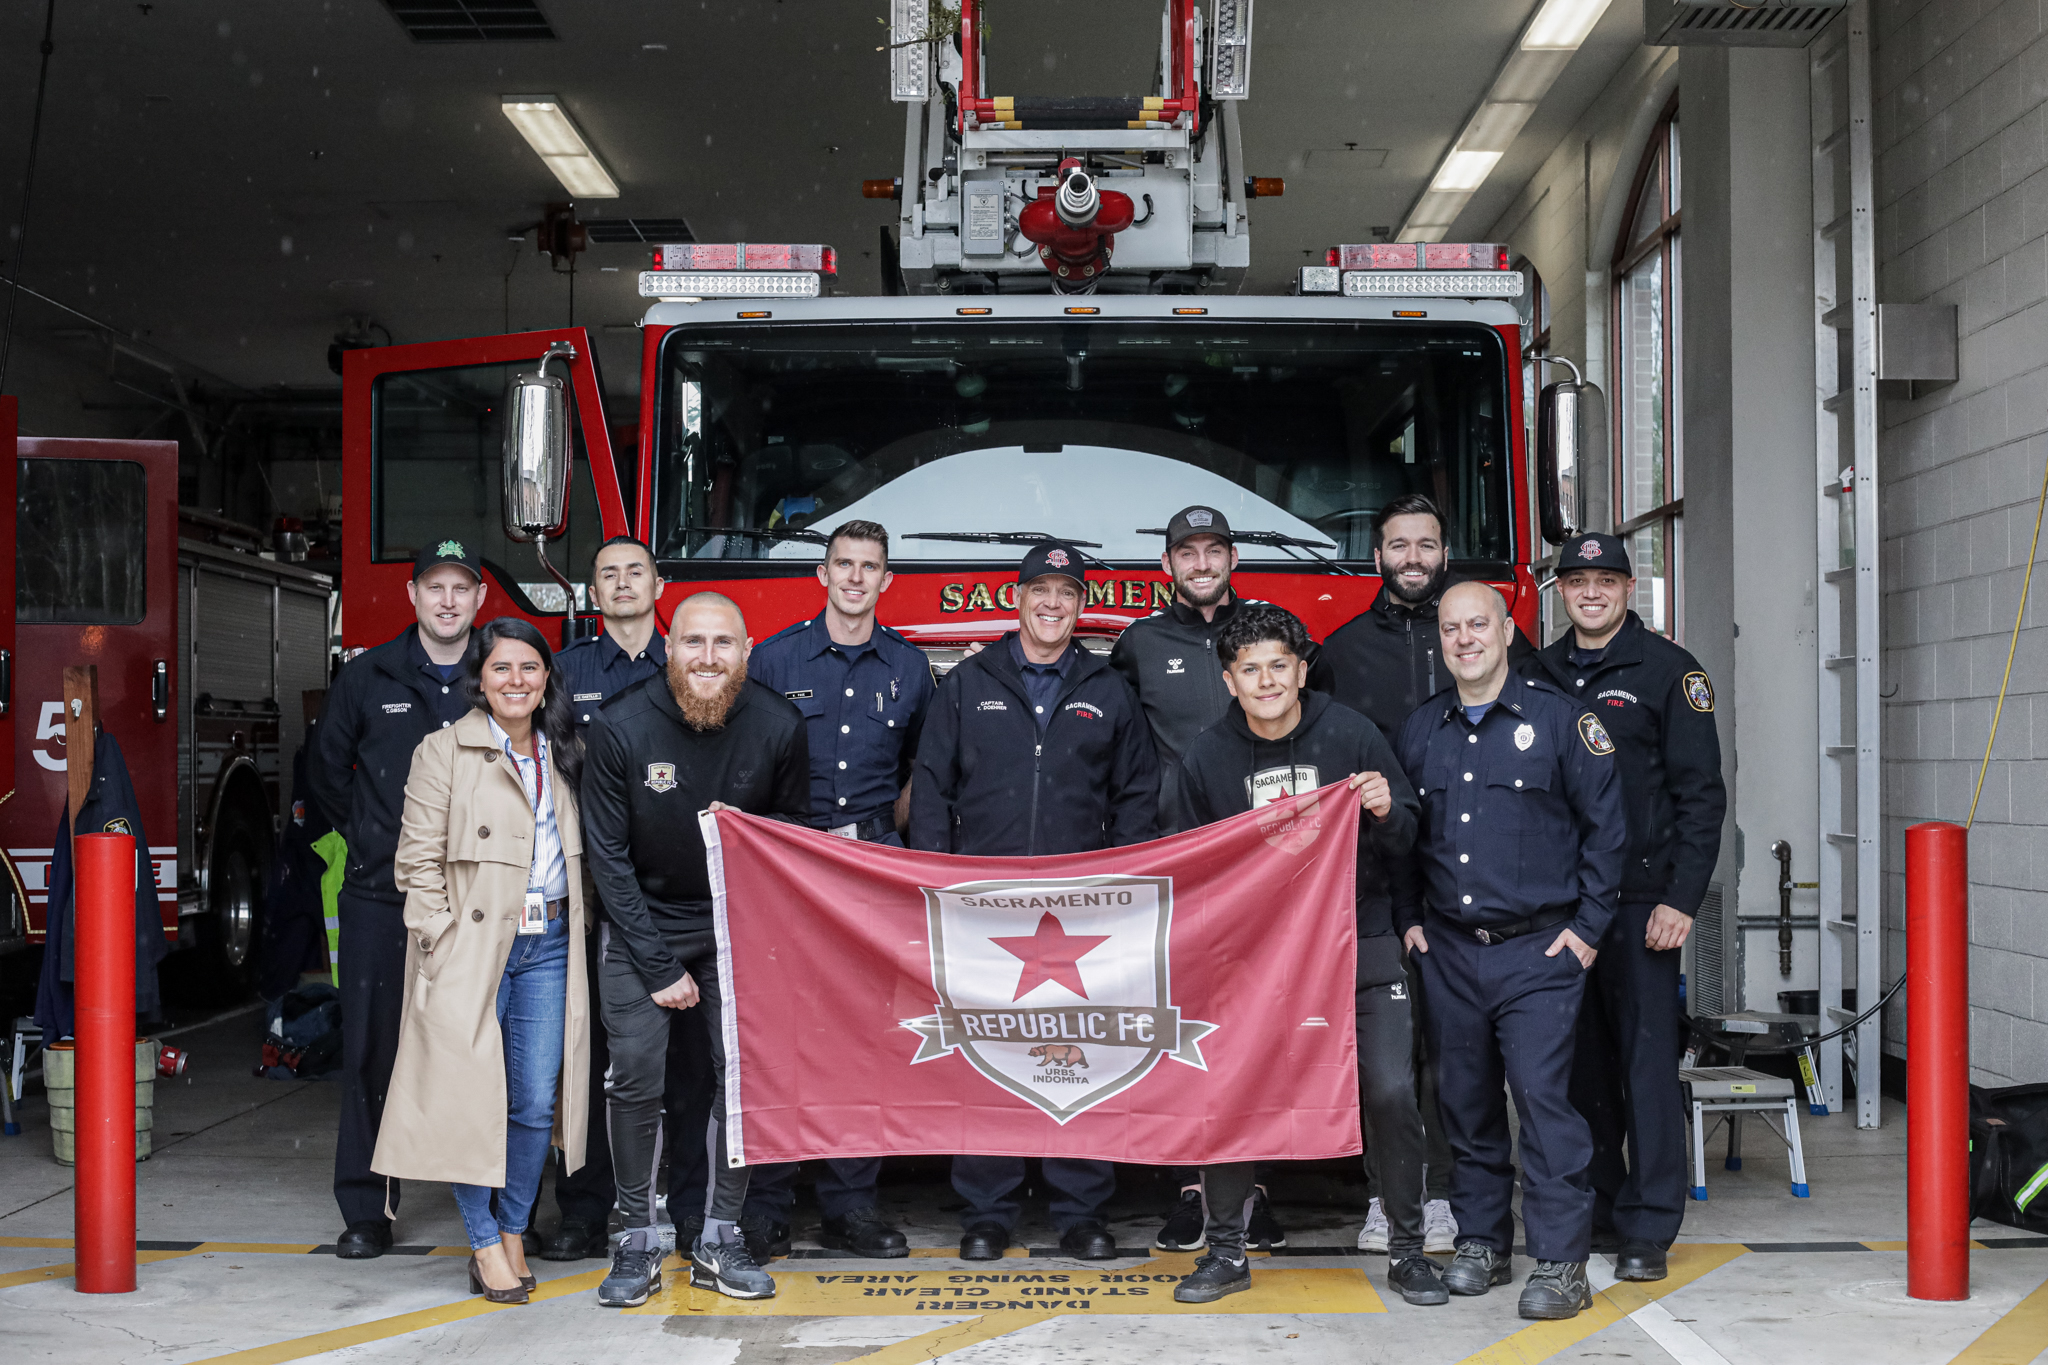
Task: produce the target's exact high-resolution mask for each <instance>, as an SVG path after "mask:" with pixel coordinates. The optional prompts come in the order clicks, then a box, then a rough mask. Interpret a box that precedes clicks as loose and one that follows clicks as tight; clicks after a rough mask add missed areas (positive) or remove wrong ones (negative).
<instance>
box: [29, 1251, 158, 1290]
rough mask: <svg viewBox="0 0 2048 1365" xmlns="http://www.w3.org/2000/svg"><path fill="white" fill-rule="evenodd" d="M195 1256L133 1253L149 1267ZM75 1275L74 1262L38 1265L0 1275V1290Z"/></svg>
mask: <svg viewBox="0 0 2048 1365" xmlns="http://www.w3.org/2000/svg"><path fill="white" fill-rule="evenodd" d="M197 1254H198V1253H196V1252H191V1251H138V1252H136V1253H135V1264H137V1265H151V1264H154V1263H155V1262H157V1261H176V1260H180V1259H182V1258H183V1257H186V1256H193V1255H197ZM77 1273H78V1264H77V1262H75V1261H66V1262H64V1263H63V1264H62V1265H40V1266H37V1267H36V1268H35V1269H34V1270H17V1271H14V1272H12V1273H11V1274H7V1275H0V1289H11V1288H13V1287H14V1286H15V1285H18V1284H41V1283H43V1282H44V1281H46V1280H68V1279H70V1278H71V1277H72V1276H74V1275H76V1274H77Z"/></svg>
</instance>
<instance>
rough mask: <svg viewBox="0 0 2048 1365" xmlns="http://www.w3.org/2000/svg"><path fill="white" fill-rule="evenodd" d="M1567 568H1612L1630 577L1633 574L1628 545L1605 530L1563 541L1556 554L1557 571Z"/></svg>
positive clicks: (1561, 571)
mask: <svg viewBox="0 0 2048 1365" xmlns="http://www.w3.org/2000/svg"><path fill="white" fill-rule="evenodd" d="M1568 569H1612V570H1614V571H1615V572H1616V573H1619V574H1628V575H1629V576H1630V577H1634V574H1635V571H1634V570H1633V569H1631V568H1630V567H1629V563H1628V547H1627V546H1626V545H1624V544H1622V543H1621V537H1619V536H1610V535H1608V534H1607V533H1606V532H1605V531H1588V532H1586V533H1585V534H1584V535H1581V536H1573V537H1572V538H1571V539H1570V540H1567V541H1566V542H1565V543H1564V549H1562V550H1560V551H1559V552H1558V556H1557V572H1559V573H1564V572H1565V571H1566V570H1568Z"/></svg>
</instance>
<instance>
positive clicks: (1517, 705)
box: [1394, 583, 1626, 1318]
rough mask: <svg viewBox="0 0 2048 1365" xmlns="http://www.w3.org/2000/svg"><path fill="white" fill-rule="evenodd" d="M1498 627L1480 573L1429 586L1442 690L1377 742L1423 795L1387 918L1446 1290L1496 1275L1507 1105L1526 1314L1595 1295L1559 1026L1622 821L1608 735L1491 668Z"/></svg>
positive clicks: (1578, 981) (1508, 1227)
mask: <svg viewBox="0 0 2048 1365" xmlns="http://www.w3.org/2000/svg"><path fill="white" fill-rule="evenodd" d="M1513 630H1514V625H1513V623H1512V622H1511V621H1509V619H1508V614H1507V603H1506V602H1505V601H1503V600H1502V598H1501V595H1500V594H1499V593H1498V592H1496V591H1495V590H1494V589H1493V588H1491V587H1489V586H1487V585H1486V584H1484V583H1461V584H1459V585H1458V586H1456V587H1454V588H1452V589H1451V590H1450V591H1449V592H1446V593H1445V594H1444V595H1443V599H1442V602H1441V604H1440V607H1439V611H1438V627H1437V634H1438V638H1439V639H1440V640H1441V642H1442V647H1443V658H1444V660H1445V663H1446V665H1447V666H1448V667H1449V669H1450V671H1451V675H1452V677H1453V678H1455V679H1456V683H1457V685H1456V686H1455V687H1453V688H1448V689H1446V690H1445V691H1443V692H1440V693H1438V694H1437V695H1436V696H1434V697H1432V698H1430V699H1429V701H1427V702H1426V703H1424V704H1423V705H1422V706H1421V707H1420V708H1418V709H1417V710H1416V712H1415V714H1414V715H1412V716H1410V717H1409V718H1408V720H1407V722H1406V723H1405V724H1404V725H1403V726H1402V727H1401V738H1400V742H1399V743H1398V744H1396V745H1395V752H1396V753H1397V754H1398V755H1399V756H1400V760H1401V766H1402V768H1403V769H1404V770H1405V771H1406V772H1407V773H1408V774H1409V776H1410V777H1411V778H1412V779H1413V780H1414V782H1415V787H1416V795H1417V796H1418V797H1420V798H1421V801H1422V820H1421V828H1420V831H1419V833H1418V835H1417V839H1416V854H1417V856H1416V861H1415V866H1414V869H1413V872H1414V873H1415V874H1419V875H1410V876H1407V877H1404V878H1402V879H1401V881H1400V882H1399V883H1398V884H1397V886H1396V894H1395V905H1394V913H1395V920H1396V923H1398V924H1399V925H1401V926H1402V937H1403V941H1404V942H1405V943H1406V944H1407V947H1408V950H1409V952H1410V953H1412V954H1415V955H1416V956H1417V958H1418V959H1419V961H1418V966H1419V968H1420V970H1421V973H1422V979H1423V982H1424V985H1425V987H1426V989H1427V991H1428V997H1429V1009H1428V1012H1427V1016H1426V1025H1427V1027H1428V1028H1429V1030H1430V1033H1431V1035H1432V1036H1431V1039H1430V1041H1431V1051H1432V1052H1433V1053H1434V1054H1435V1056H1436V1058H1437V1067H1438V1071H1437V1079H1438V1090H1437V1101H1438V1105H1439V1107H1440V1110H1441V1113H1442V1115H1443V1123H1444V1134H1445V1136H1446V1137H1447V1138H1448V1139H1449V1141H1450V1145H1451V1153H1452V1158H1453V1161H1452V1170H1451V1210H1452V1212H1453V1213H1454V1214H1455V1215H1456V1216H1457V1220H1458V1254H1457V1256H1456V1258H1455V1259H1454V1260H1453V1261H1452V1262H1451V1266H1450V1268H1449V1269H1448V1270H1447V1271H1445V1272H1444V1286H1445V1287H1446V1288H1447V1289H1449V1290H1450V1291H1451V1293H1453V1294H1466V1295H1473V1294H1484V1293H1485V1292H1486V1291H1487V1289H1488V1288H1489V1287H1491V1286H1493V1285H1500V1284H1506V1283H1507V1282H1508V1281H1509V1280H1510V1279H1511V1278H1512V1277H1513V1270H1512V1260H1511V1250H1512V1247H1513V1244H1514V1215H1513V1212H1512V1211H1511V1209H1510V1202H1511V1200H1512V1198H1513V1195H1514V1189H1515V1172H1514V1165H1513V1160H1512V1155H1513V1154H1512V1150H1511V1141H1510V1137H1509V1132H1508V1117H1507V1107H1506V1103H1505V1101H1506V1096H1505V1094H1504V1092H1503V1088H1502V1083H1503V1081H1505V1083H1506V1086H1507V1088H1508V1089H1511V1090H1513V1092H1514V1096H1515V1112H1516V1114H1517V1116H1519V1118H1520V1120H1521V1132H1520V1140H1521V1149H1522V1182H1521V1183H1522V1225H1523V1228H1524V1230H1525V1231H1526V1233H1527V1236H1528V1246H1529V1255H1531V1256H1532V1257H1534V1258H1535V1259H1536V1268H1535V1269H1534V1270H1533V1271H1532V1272H1530V1275H1529V1280H1528V1283H1527V1284H1526V1285H1525V1286H1524V1287H1523V1290H1522V1296H1521V1302H1520V1304H1519V1305H1518V1308H1519V1311H1520V1312H1521V1315H1522V1316H1523V1317H1525V1318H1570V1317H1576V1316H1577V1315H1578V1313H1579V1312H1580V1310H1582V1309H1584V1308H1587V1307H1589V1306H1590V1305H1591V1304H1592V1302H1593V1291H1592V1289H1591V1287H1590V1286H1589V1285H1588V1284H1587V1282H1586V1258H1587V1254H1588V1252H1589V1251H1590V1244H1591V1240H1592V1233H1593V1190H1592V1186H1591V1185H1590V1183H1589V1182H1588V1179H1587V1174H1586V1167H1587V1165H1588V1163H1590V1162H1591V1160H1592V1158H1593V1141H1592V1137H1591V1134H1590V1133H1589V1132H1588V1131H1587V1128H1586V1121H1585V1119H1584V1118H1582V1117H1581V1116H1580V1115H1579V1112H1578V1110H1576V1109H1574V1108H1573V1107H1572V1103H1571V1095H1570V1091H1571V1077H1572V1055H1573V1037H1574V1034H1575V1032H1576V1025H1577V1021H1578V1013H1579V1001H1580V998H1581V996H1582V995H1583V994H1584V993H1585V986H1586V973H1587V971H1588V970H1589V969H1590V968H1591V967H1592V965H1593V962H1594V959H1595V957H1596V956H1597V954H1596V952H1595V949H1594V946H1593V945H1595V944H1597V943H1599V942H1600V940H1601V936H1602V935H1604V934H1605V933H1606V932H1607V926H1608V924H1609V922H1610V921H1612V920H1613V918H1614V897H1615V892H1616V890H1617V889H1618V888H1619V887H1620V885H1621V862H1622V849H1623V846H1624V844H1625V842H1626V826H1625V824H1624V817H1623V814H1622V793H1621V775H1620V771H1619V765H1618V764H1617V763H1616V762H1615V760H1614V741H1613V739H1612V738H1610V737H1609V736H1608V734H1607V731H1606V729H1605V728H1604V727H1603V726H1602V725H1601V723H1600V721H1599V719H1598V718H1597V717H1596V716H1594V715H1593V714H1592V713H1591V712H1590V711H1588V710H1586V709H1585V708H1584V707H1582V706H1580V705H1579V704H1578V703H1577V701H1576V700H1575V699H1572V698H1567V697H1565V696H1564V695H1563V694H1562V693H1560V692H1558V691H1557V690H1556V689H1555V688H1553V687H1551V686H1550V685H1549V684H1548V683H1542V682H1538V681H1536V680H1535V679H1533V678H1531V679H1524V678H1519V677H1516V676H1515V675H1514V673H1513V671H1512V670H1511V669H1510V668H1509V667H1508V640H1509V638H1510V636H1511V633H1512V632H1513Z"/></svg>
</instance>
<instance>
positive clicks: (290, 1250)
mask: <svg viewBox="0 0 2048 1365" xmlns="http://www.w3.org/2000/svg"><path fill="white" fill-rule="evenodd" d="M317 1245H319V1244H318V1243H317V1242H297V1243H291V1242H201V1243H200V1244H199V1245H198V1246H196V1247H194V1248H193V1250H194V1251H197V1252H200V1253H202V1254H206V1253H211V1254H213V1255H219V1254H220V1253H221V1252H223V1251H225V1252H230V1253H233V1254H235V1255H246V1256H303V1255H305V1254H306V1253H307V1252H309V1251H311V1250H312V1249H313V1248H314V1247H315V1246H317ZM463 1254H464V1255H465V1256H466V1255H468V1254H469V1253H468V1251H467V1249H465V1250H464V1251H463Z"/></svg>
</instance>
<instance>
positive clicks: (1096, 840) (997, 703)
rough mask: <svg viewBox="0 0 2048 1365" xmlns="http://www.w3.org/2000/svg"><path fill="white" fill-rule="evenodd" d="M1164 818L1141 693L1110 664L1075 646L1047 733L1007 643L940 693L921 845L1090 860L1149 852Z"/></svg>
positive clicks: (914, 801) (918, 813) (922, 746)
mask: <svg viewBox="0 0 2048 1365" xmlns="http://www.w3.org/2000/svg"><path fill="white" fill-rule="evenodd" d="M1015 633H1016V632H1014V631H1012V632H1011V635H1014V634H1015ZM1158 814H1159V762H1158V759H1157V758H1156V757H1155V756H1154V755H1153V751H1152V737H1151V735H1150V734H1148V733H1147V732H1146V729H1145V720H1144V717H1143V716H1142V715H1140V714H1139V711H1138V699H1137V698H1136V697H1135V696H1133V695H1132V693H1131V688H1130V684H1129V683H1126V682H1125V681H1124V680H1123V678H1122V677H1121V676H1120V675H1119V674H1118V673H1117V671H1116V670H1115V669H1113V668H1111V667H1110V666H1109V664H1108V663H1107V661H1105V660H1103V659H1101V658H1100V657H1098V656H1096V655H1095V654H1092V653H1090V652H1089V651H1087V650H1085V649H1082V648H1081V647H1080V646H1078V645H1076V646H1074V660H1073V664H1072V666H1071V667H1070V668H1069V669H1068V671H1067V676H1066V677H1065V678H1064V679H1062V680H1061V682H1060V690H1059V699H1058V701H1057V702H1056V703H1055V704H1054V710H1053V716H1052V720H1051V721H1050V722H1049V723H1048V724H1047V725H1046V727H1045V730H1044V731H1043V733H1041V732H1040V731H1039V728H1038V722H1037V721H1036V720H1035V719H1034V718H1033V716H1032V711H1031V702H1030V699H1029V698H1028V697H1027V696H1026V694H1025V691H1024V674H1023V670H1022V669H1021V668H1019V667H1018V666H1017V662H1016V661H1015V660H1014V659H1012V658H1011V657H1010V644H1009V637H1008V636H1006V637H1004V639H1003V640H1002V641H1000V642H997V643H995V644H992V645H990V646H989V647H988V648H987V649H984V650H983V651H982V652H981V653H979V654H976V655H974V656H972V657H971V658H967V659H963V660H961V661H960V663H959V664H957V665H956V666H955V667H954V669H953V671H952V672H950V673H948V674H947V675H946V677H945V679H944V681H942V682H941V683H940V684H939V691H938V695H937V696H936V697H934V698H933V699H932V704H931V710H930V711H928V712H927V713H926V715H925V722H924V733H923V735H922V736H921V737H920V738H919V740H918V746H917V766H916V771H915V776H914V777H913V778H912V780H911V786H910V828H909V829H908V830H907V831H905V837H906V838H907V840H908V842H909V844H910V846H911V847H912V848H921V849H926V850H929V851H931V852H934V853H972V854H981V855H986V856H994V857H1005V856H1015V855H1020V854H1021V855H1024V856H1026V857H1034V856H1039V855H1043V854H1052V853H1086V852H1090V851H1092V850H1095V849H1098V848H1115V847H1121V846H1123V845H1125V844H1138V843H1143V842H1144V841H1145V840H1147V839H1150V838H1152V837H1153V836H1154V835H1155V834H1156V833H1157V832H1158V831H1157V826H1158Z"/></svg>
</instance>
